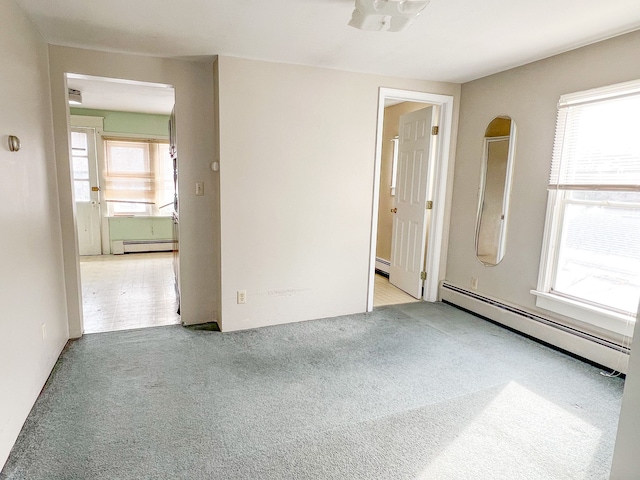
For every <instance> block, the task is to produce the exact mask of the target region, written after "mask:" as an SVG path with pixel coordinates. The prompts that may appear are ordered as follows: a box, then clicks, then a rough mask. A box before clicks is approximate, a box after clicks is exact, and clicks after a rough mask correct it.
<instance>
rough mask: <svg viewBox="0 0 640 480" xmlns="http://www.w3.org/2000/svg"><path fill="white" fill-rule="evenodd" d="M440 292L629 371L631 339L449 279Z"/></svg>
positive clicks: (475, 310)
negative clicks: (606, 334)
mask: <svg viewBox="0 0 640 480" xmlns="http://www.w3.org/2000/svg"><path fill="white" fill-rule="evenodd" d="M440 292H441V298H442V300H443V301H444V302H447V303H451V304H453V305H456V306H459V307H462V308H464V309H466V310H469V311H471V312H473V313H477V314H478V315H482V316H484V317H487V318H489V319H490V320H493V321H496V322H498V323H501V324H503V325H505V326H507V327H510V328H513V329H515V330H518V331H520V332H522V333H525V334H527V335H530V336H532V337H535V338H537V339H539V340H542V341H544V342H546V343H549V344H551V345H555V346H557V347H559V348H561V349H563V350H566V351H568V352H570V353H573V354H575V355H578V356H580V357H583V358H586V359H587V360H590V361H592V362H595V363H597V364H600V365H604V366H606V367H608V368H611V369H614V370H617V371H620V372H622V373H626V370H627V366H628V362H629V352H630V342H629V345H620V344H618V343H616V342H613V341H611V340H608V339H605V338H601V337H599V336H597V335H594V334H591V333H588V332H584V331H582V330H578V329H577V328H573V327H571V326H568V325H565V324H563V323H560V322H557V321H555V320H553V319H551V318H548V317H544V316H542V315H539V314H536V313H533V312H530V311H527V310H524V309H521V308H518V307H515V306H513V305H509V304H507V303H504V302H502V301H500V300H497V299H495V298H490V297H488V296H485V295H481V294H479V293H477V292H474V291H471V290H467V289H464V288H461V287H458V286H456V285H452V284H450V283H447V282H443V283H442V285H441V289H440Z"/></svg>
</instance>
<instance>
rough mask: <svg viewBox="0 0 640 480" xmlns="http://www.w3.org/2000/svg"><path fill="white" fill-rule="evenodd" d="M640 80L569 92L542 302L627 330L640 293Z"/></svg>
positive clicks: (554, 171) (562, 107)
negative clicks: (585, 90)
mask: <svg viewBox="0 0 640 480" xmlns="http://www.w3.org/2000/svg"><path fill="white" fill-rule="evenodd" d="M639 124H640V82H630V83H626V84H620V85H614V86H611V87H605V88H603V89H596V90H590V91H587V92H580V93H576V94H570V95H564V96H563V97H561V99H560V102H559V106H558V120H557V125H556V138H555V144H554V151H553V159H552V163H551V175H550V181H549V196H548V205H547V224H546V229H545V241H544V245H543V252H542V262H541V270H540V277H539V281H538V288H537V290H536V291H534V292H533V293H535V294H536V295H537V296H538V297H537V302H536V303H537V305H538V306H540V307H542V308H546V309H548V310H551V311H555V312H557V313H561V314H563V315H568V316H570V317H573V318H576V319H578V320H582V321H587V322H589V323H592V324H595V325H597V326H598V327H602V328H606V329H608V330H612V331H615V332H617V333H621V334H630V332H627V331H626V327H627V324H628V323H629V322H631V321H633V320H634V318H635V316H636V311H637V308H638V301H639V300H640V135H639V134H638V130H637V129H638V125H639Z"/></svg>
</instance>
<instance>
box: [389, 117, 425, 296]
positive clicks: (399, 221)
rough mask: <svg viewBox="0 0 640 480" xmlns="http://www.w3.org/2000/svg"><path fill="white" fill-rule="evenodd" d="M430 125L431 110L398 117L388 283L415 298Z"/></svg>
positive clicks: (422, 239) (421, 261) (418, 284)
mask: <svg viewBox="0 0 640 480" xmlns="http://www.w3.org/2000/svg"><path fill="white" fill-rule="evenodd" d="M432 125H433V107H427V108H424V109H422V110H418V111H416V112H411V113H408V114H406V115H403V116H402V117H400V125H399V139H398V140H399V143H398V173H397V175H398V176H397V181H396V195H395V205H394V208H393V209H392V213H393V233H392V237H391V266H390V267H389V281H390V282H391V283H392V284H393V285H395V286H396V287H398V288H400V289H401V290H404V291H405V292H407V293H408V294H409V295H411V296H413V297H415V298H420V297H421V296H422V285H423V280H422V279H421V275H420V274H421V273H422V267H423V265H424V256H425V251H426V238H427V213H428V212H427V199H429V195H430V189H431V188H430V185H431V182H430V177H431V175H432V174H431V170H432V169H431V167H430V162H429V159H430V158H431V148H430V146H431V127H432Z"/></svg>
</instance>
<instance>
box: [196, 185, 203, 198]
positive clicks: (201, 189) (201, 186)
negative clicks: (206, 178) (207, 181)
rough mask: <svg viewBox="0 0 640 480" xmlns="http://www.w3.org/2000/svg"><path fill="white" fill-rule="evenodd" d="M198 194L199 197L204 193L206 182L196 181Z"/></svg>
mask: <svg viewBox="0 0 640 480" xmlns="http://www.w3.org/2000/svg"><path fill="white" fill-rule="evenodd" d="M196 195H197V196H199V197H200V196H202V195H204V183H203V182H196Z"/></svg>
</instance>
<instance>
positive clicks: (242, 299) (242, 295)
mask: <svg viewBox="0 0 640 480" xmlns="http://www.w3.org/2000/svg"><path fill="white" fill-rule="evenodd" d="M241 303H247V291H246V290H238V304H241Z"/></svg>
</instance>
